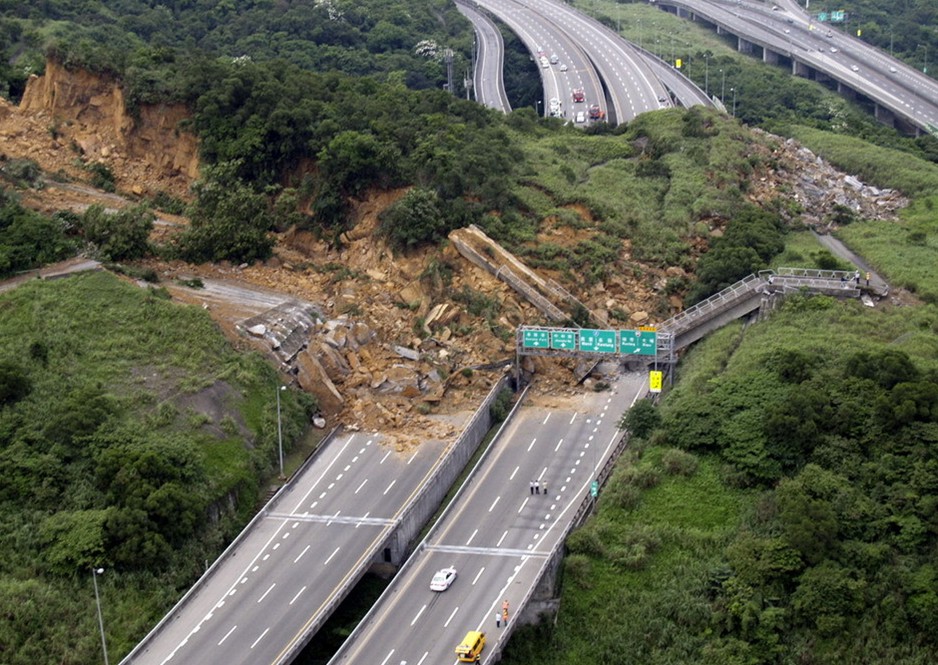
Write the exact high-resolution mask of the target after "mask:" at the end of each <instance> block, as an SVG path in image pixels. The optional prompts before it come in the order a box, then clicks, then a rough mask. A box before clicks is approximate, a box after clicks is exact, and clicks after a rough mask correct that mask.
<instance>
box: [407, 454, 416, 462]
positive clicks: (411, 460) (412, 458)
mask: <svg viewBox="0 0 938 665" xmlns="http://www.w3.org/2000/svg"><path fill="white" fill-rule="evenodd" d="M415 459H417V453H414V454H413V455H411V456H410V459H409V460H407V463H408V464H410V463H411V462H413V461H414V460H415Z"/></svg>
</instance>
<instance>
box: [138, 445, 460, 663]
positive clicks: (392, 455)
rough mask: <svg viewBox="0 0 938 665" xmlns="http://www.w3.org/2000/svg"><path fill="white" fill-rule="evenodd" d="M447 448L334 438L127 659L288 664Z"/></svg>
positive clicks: (361, 569)
mask: <svg viewBox="0 0 938 665" xmlns="http://www.w3.org/2000/svg"><path fill="white" fill-rule="evenodd" d="M445 448H446V446H445V445H444V444H443V443H442V442H439V441H433V440H427V441H423V442H421V444H420V446H419V447H417V449H416V450H414V451H408V452H397V451H395V450H394V449H392V448H389V447H386V446H383V445H382V443H381V438H380V436H379V435H375V434H364V433H354V434H349V435H345V436H342V437H341V438H337V439H334V440H333V441H331V442H330V443H329V444H328V445H327V446H326V447H325V449H323V450H322V451H321V452H320V453H319V455H318V457H317V458H316V459H315V460H314V462H313V463H312V465H311V466H310V467H309V468H307V469H306V470H305V472H304V473H302V474H301V475H299V476H298V477H296V478H295V479H294V480H293V481H291V483H290V484H289V485H288V486H287V487H286V488H285V490H283V491H281V493H280V494H279V495H278V497H277V498H276V499H275V500H274V501H273V502H272V503H271V504H269V505H268V507H267V511H266V512H265V513H263V514H262V515H260V516H259V518H258V519H257V520H256V521H255V523H254V524H253V528H250V529H246V531H245V534H244V538H243V540H240V541H238V542H236V544H235V546H233V547H232V548H229V551H227V552H226V554H225V555H223V556H222V557H221V558H220V559H219V560H218V561H217V562H216V564H215V565H213V566H212V568H211V569H210V570H209V572H208V573H206V575H205V576H204V577H203V579H202V580H200V583H199V584H198V585H196V587H194V591H195V592H194V593H192V594H190V595H187V596H186V597H185V598H184V599H183V601H181V602H180V604H178V605H177V607H175V608H174V609H173V610H172V611H171V612H170V614H169V615H168V616H167V617H166V618H165V619H164V620H163V622H161V624H160V626H159V627H158V629H155V630H154V631H153V632H151V634H150V635H149V636H148V637H147V638H146V639H145V640H144V641H143V642H141V644H139V645H138V646H137V648H136V649H135V650H134V651H133V652H131V654H129V655H128V656H127V657H126V658H125V659H124V661H122V662H124V663H128V664H129V663H134V664H140V665H150V664H153V665H160V664H165V663H183V664H187V665H188V664H192V663H227V664H230V665H234V664H237V663H244V664H245V665H260V664H263V663H282V662H289V661H290V660H291V659H292V657H293V656H295V655H296V653H297V652H298V651H299V649H300V648H301V647H302V646H303V644H304V636H306V635H307V634H309V633H310V632H313V631H314V630H315V629H316V628H318V627H319V625H321V623H322V622H323V621H325V619H326V618H328V616H329V614H330V613H331V611H332V609H334V607H335V605H337V604H338V602H340V601H341V599H342V597H343V595H344V593H345V592H346V591H347V590H348V589H349V588H350V587H351V586H352V585H354V583H355V582H356V581H357V579H358V576H360V574H361V573H363V572H364V571H365V569H366V568H367V566H368V565H369V563H370V562H371V560H373V559H374V557H375V556H376V554H378V552H377V551H378V550H379V548H380V547H381V545H382V544H383V543H384V542H385V540H386V539H387V537H388V534H389V533H390V531H391V530H392V529H393V528H394V525H395V522H396V520H397V518H398V517H399V515H400V514H401V512H402V511H403V509H404V507H405V506H406V505H408V503H409V502H410V500H411V498H412V497H413V495H414V493H415V492H416V491H417V489H418V488H420V487H421V486H422V485H423V484H424V482H425V480H426V479H427V478H428V477H429V476H430V475H432V473H433V472H434V471H435V466H436V463H437V461H438V459H439V458H440V456H441V455H442V453H443V452H444V450H445Z"/></svg>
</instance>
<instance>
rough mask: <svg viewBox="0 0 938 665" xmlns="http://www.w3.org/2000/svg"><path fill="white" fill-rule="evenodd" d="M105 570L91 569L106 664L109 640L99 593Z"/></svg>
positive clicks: (106, 662)
mask: <svg viewBox="0 0 938 665" xmlns="http://www.w3.org/2000/svg"><path fill="white" fill-rule="evenodd" d="M103 572H104V568H92V569H91V581H92V583H93V584H94V602H95V604H96V605H97V606H98V627H99V628H100V629H101V650H102V651H103V652H104V665H109V664H108V659H107V642H106V641H105V639H104V617H103V616H102V615H101V596H99V595H98V575H100V574H101V573H103Z"/></svg>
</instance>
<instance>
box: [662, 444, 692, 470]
mask: <svg viewBox="0 0 938 665" xmlns="http://www.w3.org/2000/svg"><path fill="white" fill-rule="evenodd" d="M661 466H663V467H664V470H665V472H666V473H668V474H670V475H672V476H692V475H694V473H695V472H696V471H697V456H696V455H694V454H693V453H689V452H687V451H686V450H681V449H679V448H669V449H668V450H665V451H664V452H663V453H662V454H661Z"/></svg>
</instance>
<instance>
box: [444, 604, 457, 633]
mask: <svg viewBox="0 0 938 665" xmlns="http://www.w3.org/2000/svg"><path fill="white" fill-rule="evenodd" d="M458 611H459V606H458V605H457V606H456V607H455V609H453V613H452V614H450V615H449V619H447V620H446V623H444V624H443V627H444V628H449V622H450V621H452V620H453V617H454V616H456V612H458Z"/></svg>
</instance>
